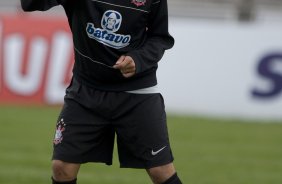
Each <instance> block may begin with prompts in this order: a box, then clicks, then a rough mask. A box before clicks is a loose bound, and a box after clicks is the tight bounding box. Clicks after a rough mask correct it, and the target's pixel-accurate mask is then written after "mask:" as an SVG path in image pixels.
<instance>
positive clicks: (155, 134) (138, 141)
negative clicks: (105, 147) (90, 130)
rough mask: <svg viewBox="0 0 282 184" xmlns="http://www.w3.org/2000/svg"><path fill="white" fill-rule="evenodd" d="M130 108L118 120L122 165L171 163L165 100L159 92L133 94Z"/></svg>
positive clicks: (155, 165)
mask: <svg viewBox="0 0 282 184" xmlns="http://www.w3.org/2000/svg"><path fill="white" fill-rule="evenodd" d="M132 95H133V96H134V98H132V99H133V101H134V102H132V103H131V102H128V105H129V106H130V104H134V105H133V106H132V107H131V110H130V111H128V113H127V114H126V115H125V116H124V117H123V118H121V119H120V120H119V124H118V125H119V126H117V127H118V128H117V137H118V138H117V141H118V151H119V159H120V164H121V167H132V168H152V167H157V166H161V165H165V164H168V163H171V162H172V161H173V156H172V153H171V148H170V143H169V137H168V130H167V122H166V113H165V106H164V101H163V98H162V96H161V94H143V95H139V94H132Z"/></svg>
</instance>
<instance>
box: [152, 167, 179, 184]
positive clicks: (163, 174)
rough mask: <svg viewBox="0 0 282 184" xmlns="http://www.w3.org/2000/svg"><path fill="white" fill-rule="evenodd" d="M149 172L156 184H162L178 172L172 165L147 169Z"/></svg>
mask: <svg viewBox="0 0 282 184" xmlns="http://www.w3.org/2000/svg"><path fill="white" fill-rule="evenodd" d="M147 172H148V174H149V176H150V177H151V179H152V181H153V182H154V184H161V183H164V182H165V181H166V180H168V179H169V178H170V177H171V176H172V175H174V174H175V172H176V171H175V168H174V166H173V164H172V163H170V164H167V165H164V166H159V167H153V168H150V169H147Z"/></svg>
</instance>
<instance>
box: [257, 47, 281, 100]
mask: <svg viewBox="0 0 282 184" xmlns="http://www.w3.org/2000/svg"><path fill="white" fill-rule="evenodd" d="M257 72H258V74H259V75H260V76H261V77H263V78H264V79H267V80H268V83H269V84H270V85H268V87H267V88H266V89H260V88H255V89H253V90H252V95H253V96H254V97H257V98H263V99H265V98H271V97H275V96H277V95H279V94H281V93H282V52H281V53H271V54H267V55H266V56H265V57H263V58H262V59H261V60H260V61H259V63H258V68H257Z"/></svg>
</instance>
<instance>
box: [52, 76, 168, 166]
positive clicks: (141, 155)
mask: <svg viewBox="0 0 282 184" xmlns="http://www.w3.org/2000/svg"><path fill="white" fill-rule="evenodd" d="M115 134H116V135H117V145H118V154H119V160H120V166H121V167H127V168H151V167H157V166H161V165H164V164H168V163H170V162H172V161H173V156H172V153H171V148H170V145H169V139H168V132H167V126H166V114H165V111H164V102H163V99H162V96H161V95H160V94H159V93H156V94H131V93H126V92H105V91H98V90H95V89H92V88H88V87H86V86H83V85H81V84H80V83H78V82H77V81H76V80H75V79H74V80H73V82H72V84H71V86H70V87H69V88H68V89H67V94H66V96H65V104H64V107H63V109H62V112H61V114H60V116H59V119H58V123H57V126H56V135H55V139H54V154H53V159H56V160H62V161H65V162H71V163H86V162H102V163H106V164H108V165H111V164H112V154H113V146H114V137H115Z"/></svg>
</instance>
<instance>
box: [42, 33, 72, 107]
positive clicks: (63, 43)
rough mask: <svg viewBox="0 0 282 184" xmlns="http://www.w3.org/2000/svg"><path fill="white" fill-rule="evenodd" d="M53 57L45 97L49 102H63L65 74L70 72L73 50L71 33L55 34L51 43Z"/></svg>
mask: <svg viewBox="0 0 282 184" xmlns="http://www.w3.org/2000/svg"><path fill="white" fill-rule="evenodd" d="M51 49H52V50H51V57H50V64H49V68H48V74H47V84H46V90H45V99H46V101H47V103H48V104H58V103H62V102H63V96H64V94H65V89H66V87H67V86H66V85H65V84H64V79H65V76H66V75H67V74H68V73H67V72H68V71H67V69H68V67H67V66H68V63H69V56H70V52H71V51H72V41H71V38H70V36H69V34H67V33H65V32H58V33H56V34H55V35H54V37H53V39H52V45H51Z"/></svg>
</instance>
